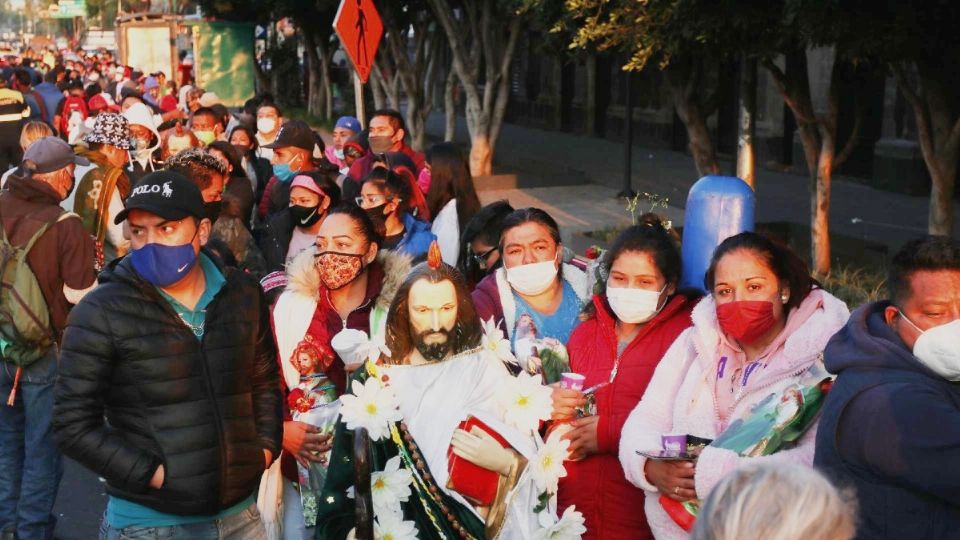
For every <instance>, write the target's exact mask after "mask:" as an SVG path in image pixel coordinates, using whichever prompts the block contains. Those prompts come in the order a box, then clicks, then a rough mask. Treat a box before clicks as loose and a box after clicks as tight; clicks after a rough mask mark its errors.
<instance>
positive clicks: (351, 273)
mask: <svg viewBox="0 0 960 540" xmlns="http://www.w3.org/2000/svg"><path fill="white" fill-rule="evenodd" d="M316 266H317V271H318V272H320V281H321V282H322V283H323V286H324V287H326V288H327V289H329V290H331V291H335V290H337V289H340V288H343V287H346V286H347V285H349V284H350V283H352V282H353V280H355V279H357V276H359V275H360V272H362V271H363V255H357V254H355V253H339V252H336V251H324V252H322V253H318V254H317V261H316Z"/></svg>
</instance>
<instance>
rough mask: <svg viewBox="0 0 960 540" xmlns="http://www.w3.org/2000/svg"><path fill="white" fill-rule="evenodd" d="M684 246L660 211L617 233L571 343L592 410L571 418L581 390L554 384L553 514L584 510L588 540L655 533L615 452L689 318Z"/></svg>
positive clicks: (690, 299)
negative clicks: (559, 428) (561, 473)
mask: <svg viewBox="0 0 960 540" xmlns="http://www.w3.org/2000/svg"><path fill="white" fill-rule="evenodd" d="M680 270H681V262H680V251H679V249H678V248H677V244H676V242H675V241H674V239H673V238H672V237H671V236H670V234H669V232H668V231H667V230H666V228H665V227H664V224H663V223H662V221H661V220H660V218H659V217H657V216H655V215H653V214H647V215H644V216H642V217H641V218H640V224H639V225H636V226H634V227H631V228H629V229H627V230H626V231H624V232H623V233H621V234H620V236H618V237H617V239H616V240H615V241H614V242H613V245H612V246H611V247H610V250H609V252H608V253H607V254H605V256H604V259H603V260H602V262H601V275H603V276H604V277H606V281H605V283H603V285H604V288H605V292H603V293H601V294H597V295H595V296H594V297H593V303H592V305H591V306H590V307H589V308H588V310H587V313H586V317H587V319H586V320H585V321H584V322H583V323H581V324H580V326H578V327H577V328H576V330H574V332H573V335H571V336H570V342H569V344H568V345H567V348H568V351H569V354H570V369H571V371H574V372H576V373H580V374H581V375H584V376H585V377H586V381H585V382H584V388H589V387H592V386H595V385H604V386H602V387H600V388H599V389H597V390H596V391H595V394H594V396H595V398H596V410H595V414H593V415H592V416H587V417H584V418H579V419H577V418H576V416H575V413H574V409H575V408H580V407H582V406H583V404H584V402H585V399H584V396H583V394H582V393H580V392H578V391H575V390H559V389H558V390H555V391H554V415H553V416H554V419H556V420H560V421H565V420H566V421H570V422H571V423H570V425H571V427H572V430H571V431H570V432H569V433H568V434H567V435H565V437H566V438H568V439H570V455H571V459H572V460H573V461H568V462H566V468H567V476H566V477H565V478H563V479H561V481H560V491H559V494H558V497H559V509H558V511H559V512H563V510H564V509H565V508H566V507H568V506H571V505H575V506H576V508H577V510H579V511H580V512H582V513H583V515H584V517H585V518H586V527H587V532H586V534H585V535H584V538H585V539H604V540H610V539H618V538H630V539H637V538H653V534H652V533H651V532H650V528H649V527H648V526H647V521H646V517H645V515H644V512H643V510H642V508H643V506H642V505H643V500H644V496H643V491H642V490H640V489H638V488H636V487H634V486H633V485H632V484H630V483H629V482H628V481H627V480H626V477H625V476H624V472H623V469H622V468H621V467H620V460H619V459H618V457H617V453H618V451H619V447H620V430H621V428H622V427H623V423H624V421H626V419H627V416H628V415H629V414H630V411H632V410H633V408H634V407H635V406H636V404H637V403H638V402H639V401H640V398H641V397H642V396H643V393H644V391H645V390H646V389H647V384H648V383H649V382H650V378H651V377H652V376H653V372H654V370H655V369H656V367H657V364H658V363H659V362H660V358H662V357H663V354H664V353H665V352H666V351H667V349H668V348H669V347H670V345H671V344H672V343H673V341H674V340H675V339H676V338H677V336H679V335H680V333H681V332H683V330H684V329H686V328H687V327H689V326H690V324H691V322H690V311H691V310H692V309H693V306H694V305H695V304H696V296H695V295H696V293H693V294H686V293H683V292H680V293H678V292H677V285H678V283H679V281H680Z"/></svg>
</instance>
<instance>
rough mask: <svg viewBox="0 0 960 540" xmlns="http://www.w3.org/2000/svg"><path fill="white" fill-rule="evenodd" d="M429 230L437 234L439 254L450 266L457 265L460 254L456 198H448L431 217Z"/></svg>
mask: <svg viewBox="0 0 960 540" xmlns="http://www.w3.org/2000/svg"><path fill="white" fill-rule="evenodd" d="M430 232H432V233H433V234H435V235H436V236H437V243H438V244H440V256H441V258H442V259H443V262H445V263H447V264H449V265H450V266H456V265H457V258H458V257H459V256H460V222H459V221H458V220H457V200H456V199H450V201H448V202H447V204H445V205H443V208H441V209H440V212H438V213H437V216H436V217H435V218H433V225H432V226H431V227H430Z"/></svg>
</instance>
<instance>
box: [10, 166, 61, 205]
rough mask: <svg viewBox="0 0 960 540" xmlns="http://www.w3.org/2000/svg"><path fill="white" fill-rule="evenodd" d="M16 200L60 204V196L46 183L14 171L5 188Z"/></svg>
mask: <svg viewBox="0 0 960 540" xmlns="http://www.w3.org/2000/svg"><path fill="white" fill-rule="evenodd" d="M5 187H6V188H7V189H9V190H10V193H12V194H13V195H14V196H15V197H16V198H18V199H22V200H25V201H30V202H37V203H45V204H52V205H54V206H56V205H59V204H60V194H58V193H57V192H56V191H54V189H53V188H52V187H51V186H50V185H49V184H47V183H45V182H41V181H39V180H34V179H31V178H27V177H25V176H23V175H21V174H20V170H19V169H18V170H16V171H14V172H13V174H11V175H10V178H8V179H7V183H6V186H5Z"/></svg>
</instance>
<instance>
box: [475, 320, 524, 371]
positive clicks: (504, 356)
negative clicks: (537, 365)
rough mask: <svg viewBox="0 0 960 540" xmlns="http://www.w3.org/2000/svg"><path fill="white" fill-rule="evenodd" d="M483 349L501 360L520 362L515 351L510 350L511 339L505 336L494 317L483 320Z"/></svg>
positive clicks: (513, 362) (512, 362)
mask: <svg viewBox="0 0 960 540" xmlns="http://www.w3.org/2000/svg"><path fill="white" fill-rule="evenodd" d="M483 349H484V350H485V351H487V352H488V353H491V354H493V355H494V356H496V357H497V358H498V359H499V360H500V361H501V362H509V363H511V364H517V363H518V362H517V358H516V357H515V356H514V355H513V351H511V350H510V340H508V339H507V338H505V337H504V336H503V330H501V329H500V327H499V326H497V323H496V322H495V321H494V320H493V317H490V320H488V321H483Z"/></svg>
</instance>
